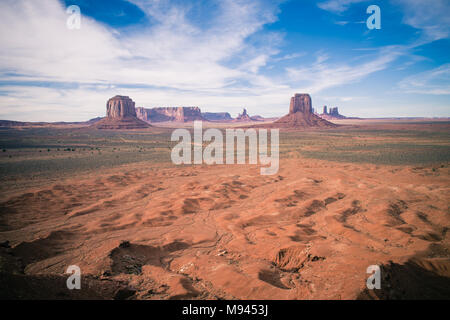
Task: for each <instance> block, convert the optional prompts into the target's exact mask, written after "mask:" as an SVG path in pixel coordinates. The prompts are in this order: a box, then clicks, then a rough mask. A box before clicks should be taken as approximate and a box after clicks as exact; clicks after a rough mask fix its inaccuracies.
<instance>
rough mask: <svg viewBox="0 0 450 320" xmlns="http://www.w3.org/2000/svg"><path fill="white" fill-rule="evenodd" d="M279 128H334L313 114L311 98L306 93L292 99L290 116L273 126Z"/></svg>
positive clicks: (331, 124) (297, 94)
mask: <svg viewBox="0 0 450 320" xmlns="http://www.w3.org/2000/svg"><path fill="white" fill-rule="evenodd" d="M272 126H273V127H278V128H308V127H334V126H335V125H334V124H333V123H331V122H328V121H326V120H324V119H322V118H320V117H319V116H317V115H316V114H314V112H313V108H312V102H311V96H310V95H309V94H305V93H296V94H295V95H294V96H293V97H292V98H291V104H290V106H289V114H287V115H285V116H284V117H282V118H280V119H279V120H277V121H275V122H274V123H273V124H272Z"/></svg>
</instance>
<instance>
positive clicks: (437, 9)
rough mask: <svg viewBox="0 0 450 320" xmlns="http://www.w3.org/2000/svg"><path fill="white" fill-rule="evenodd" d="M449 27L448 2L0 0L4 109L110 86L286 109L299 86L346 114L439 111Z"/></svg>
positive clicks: (318, 102) (98, 105) (42, 105)
mask: <svg viewBox="0 0 450 320" xmlns="http://www.w3.org/2000/svg"><path fill="white" fill-rule="evenodd" d="M69 5H78V6H79V7H80V9H81V14H82V17H81V28H80V29H79V30H69V29H68V28H67V27H66V21H67V19H68V17H69V15H68V14H67V13H66V11H65V10H66V8H67V7H68V6H69ZM370 5H378V6H379V7H380V9H381V29H380V30H376V29H374V30H369V29H368V28H367V26H366V20H367V18H368V17H369V16H370V15H369V14H367V13H366V9H367V7H368V6H370ZM449 37H450V1H448V0H433V1H421V0H385V1H375V0H370V1H365V0H319V1H312V0H303V1H302V0H291V1H274V0H271V1H264V0H254V1H243V0H211V1H206V0H200V1H199V0H196V1H188V0H182V1H181V0H178V1H170V0H148V1H146V0H128V1H126V0H108V1H102V0H64V1H63V0H41V1H32V0H3V1H1V3H0V40H1V45H0V119H10V120H23V121H60V120H61V121H62V120H64V121H78V120H87V119H90V118H93V117H96V116H99V115H104V113H105V104H106V101H107V99H108V98H110V97H112V96H114V95H116V94H121V95H128V96H130V97H131V98H132V99H133V100H134V101H135V102H136V105H137V106H144V107H159V106H161V107H162V106H164V107H165V106H199V107H200V108H201V109H202V110H203V111H210V112H214V111H228V112H230V113H231V114H232V115H236V114H237V113H238V112H240V111H241V109H242V108H243V107H246V108H247V109H248V111H249V113H250V114H260V115H263V116H282V115H284V114H285V113H287V111H288V106H289V99H290V97H291V96H292V95H293V94H294V93H297V92H298V93H303V92H306V93H310V94H311V97H312V100H313V106H314V107H315V108H316V109H320V110H321V108H322V106H323V105H328V106H330V107H333V106H338V107H339V108H340V112H341V113H342V114H344V115H348V116H360V117H392V116H395V117H398V116H408V117H412V116H426V117H435V116H439V117H448V116H450V61H449V60H450V59H449V52H450V39H449Z"/></svg>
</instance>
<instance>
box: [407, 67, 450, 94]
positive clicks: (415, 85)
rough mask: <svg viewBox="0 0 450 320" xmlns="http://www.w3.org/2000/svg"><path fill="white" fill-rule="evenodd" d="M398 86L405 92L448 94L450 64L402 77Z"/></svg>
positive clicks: (449, 91) (449, 90) (449, 87)
mask: <svg viewBox="0 0 450 320" xmlns="http://www.w3.org/2000/svg"><path fill="white" fill-rule="evenodd" d="M399 87H400V88H401V89H402V90H403V91H404V92H407V93H420V94H432V95H444V94H445V95H448V94H450V64H444V65H442V66H440V67H438V68H435V69H432V70H428V71H425V72H422V73H418V74H416V75H413V76H409V77H407V78H405V79H403V80H402V81H401V82H400V83H399Z"/></svg>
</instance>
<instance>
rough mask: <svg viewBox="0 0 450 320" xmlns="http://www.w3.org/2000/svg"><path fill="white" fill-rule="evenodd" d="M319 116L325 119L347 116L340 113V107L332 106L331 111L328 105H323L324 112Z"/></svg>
mask: <svg viewBox="0 0 450 320" xmlns="http://www.w3.org/2000/svg"><path fill="white" fill-rule="evenodd" d="M319 116H320V117H321V118H322V119H325V120H336V119H346V118H347V117H345V116H343V115H341V114H340V113H339V109H338V107H334V108H330V111H328V110H327V106H324V107H323V113H322V114H320V115H319Z"/></svg>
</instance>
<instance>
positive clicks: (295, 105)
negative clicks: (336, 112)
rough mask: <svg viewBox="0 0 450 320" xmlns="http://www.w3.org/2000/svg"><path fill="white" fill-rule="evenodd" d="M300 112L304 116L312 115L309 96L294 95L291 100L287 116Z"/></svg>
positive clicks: (302, 94)
mask: <svg viewBox="0 0 450 320" xmlns="http://www.w3.org/2000/svg"><path fill="white" fill-rule="evenodd" d="M297 112H301V113H303V114H305V115H309V114H312V113H313V111H312V102H311V96H310V95H309V94H304V93H296V94H295V95H294V96H293V97H292V98H291V104H290V106H289V114H294V113H297Z"/></svg>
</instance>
